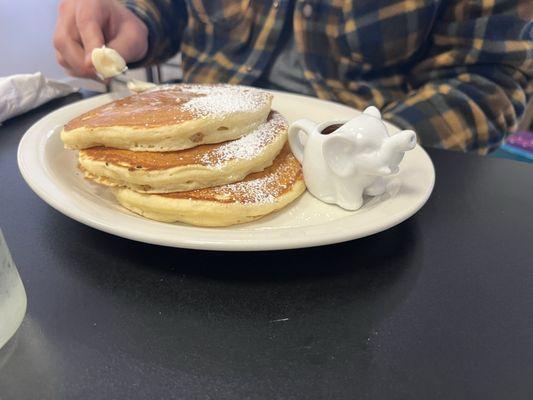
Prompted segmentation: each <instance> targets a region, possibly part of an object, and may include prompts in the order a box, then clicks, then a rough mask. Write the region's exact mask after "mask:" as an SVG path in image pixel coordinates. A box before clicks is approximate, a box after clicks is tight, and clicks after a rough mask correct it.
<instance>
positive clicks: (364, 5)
mask: <svg viewBox="0 0 533 400" xmlns="http://www.w3.org/2000/svg"><path fill="white" fill-rule="evenodd" d="M439 3H440V1H438V0H414V1H401V0H388V1H387V0H385V1H381V2H376V1H361V2H354V1H345V2H344V5H343V12H342V22H341V24H340V30H339V36H338V40H339V48H340V49H342V53H343V56H345V57H347V58H349V59H350V60H351V61H352V62H354V63H357V64H361V65H362V66H363V70H370V69H382V68H387V67H393V66H398V65H401V64H403V63H405V62H407V61H409V60H410V59H412V58H413V57H415V55H416V54H417V53H419V52H420V51H422V49H423V48H425V46H426V45H428V43H429V37H430V33H431V29H432V26H433V24H434V21H435V18H436V15H437V12H438V8H439V7H438V6H439Z"/></svg>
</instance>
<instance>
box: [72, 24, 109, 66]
mask: <svg viewBox="0 0 533 400" xmlns="http://www.w3.org/2000/svg"><path fill="white" fill-rule="evenodd" d="M77 24H78V31H79V34H80V38H81V42H82V44H83V50H84V52H85V58H84V62H85V65H86V66H87V67H89V68H90V67H92V61H91V53H92V51H93V50H94V49H95V48H98V47H102V46H103V45H104V44H105V39H104V33H103V32H102V26H101V24H100V22H99V21H98V20H97V19H80V20H78V21H77Z"/></svg>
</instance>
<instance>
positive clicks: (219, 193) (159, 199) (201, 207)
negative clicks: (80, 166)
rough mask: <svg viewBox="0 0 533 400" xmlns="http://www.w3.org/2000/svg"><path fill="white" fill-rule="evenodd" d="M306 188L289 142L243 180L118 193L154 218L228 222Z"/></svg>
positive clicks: (252, 216)
mask: <svg viewBox="0 0 533 400" xmlns="http://www.w3.org/2000/svg"><path fill="white" fill-rule="evenodd" d="M304 191H305V184H304V180H303V174H302V169H301V166H300V164H299V163H298V161H297V160H296V159H295V158H294V156H293V155H292V153H291V151H290V149H289V146H288V145H285V146H284V147H283V149H282V151H281V152H280V154H279V155H278V157H276V159H275V160H274V163H273V164H272V166H270V167H268V168H267V169H265V170H264V171H261V172H256V173H253V174H250V175H248V176H247V177H246V178H245V179H244V180H243V181H241V182H237V183H231V184H229V185H224V186H218V187H212V188H205V189H197V190H192V191H189V192H175V193H166V194H143V193H137V192H135V191H133V190H130V189H115V190H114V193H115V196H116V198H117V200H118V202H119V203H120V204H121V205H122V206H124V207H125V208H127V209H129V210H131V211H133V212H134V213H137V214H140V215H142V216H144V217H147V218H150V219H154V220H157V221H163V222H176V221H180V222H186V223H188V224H192V225H198V226H228V225H234V224H240V223H244V222H250V221H253V220H256V219H259V218H261V217H263V216H265V215H267V214H269V213H272V212H274V211H276V210H279V209H281V208H283V207H285V206H287V205H288V204H289V203H291V202H292V201H294V200H295V199H296V198H298V196H300V195H301V194H302V193H303V192H304Z"/></svg>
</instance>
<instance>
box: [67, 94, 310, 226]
mask: <svg viewBox="0 0 533 400" xmlns="http://www.w3.org/2000/svg"><path fill="white" fill-rule="evenodd" d="M271 102H272V96H271V95H270V94H269V93H267V92H264V91H262V90H259V89H254V88H249V87H242V86H231V85H166V86H161V87H158V88H156V89H154V90H151V91H148V92H144V93H140V94H136V95H132V96H129V97H126V98H123V99H121V100H117V101H114V102H111V103H109V104H106V105H104V106H101V107H98V108H96V109H94V110H91V111H89V112H87V113H85V114H83V115H80V116H79V117H77V118H75V119H73V120H72V121H70V122H69V123H68V124H66V125H65V127H64V128H63V131H62V132H61V139H62V140H63V142H64V144H65V147H66V148H68V149H78V150H80V151H79V167H80V168H81V170H82V171H83V172H84V174H85V177H86V178H88V179H91V180H93V181H95V182H98V183H100V184H103V185H107V186H111V187H113V188H114V190H113V192H114V194H115V195H116V198H117V200H118V201H119V203H120V204H122V205H123V206H124V207H126V208H127V209H129V210H131V211H133V212H135V213H137V214H140V215H142V216H145V217H147V218H151V219H155V220H158V221H165V222H174V221H181V222H186V223H190V224H194V225H201V226H227V225H232V224H238V223H243V222H248V221H252V220H255V219H258V218H261V217H262V216H264V215H266V214H268V213H271V212H273V211H276V210H278V209H280V208H282V207H284V206H286V205H287V204H289V203H290V202H292V201H293V200H295V199H296V198H297V197H298V196H299V195H300V194H302V193H303V192H304V190H305V185H304V182H303V176H302V171H301V168H300V164H299V163H298V162H297V161H296V159H295V158H294V157H293V155H292V153H291V152H290V150H289V148H288V145H287V129H288V124H287V121H286V120H285V118H283V116H282V115H281V114H279V113H278V112H276V111H272V110H271Z"/></svg>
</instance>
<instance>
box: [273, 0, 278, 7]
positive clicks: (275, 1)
mask: <svg viewBox="0 0 533 400" xmlns="http://www.w3.org/2000/svg"><path fill="white" fill-rule="evenodd" d="M273 6H274V8H278V7H279V0H274V4H273Z"/></svg>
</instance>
